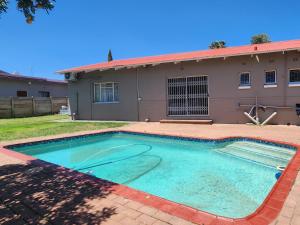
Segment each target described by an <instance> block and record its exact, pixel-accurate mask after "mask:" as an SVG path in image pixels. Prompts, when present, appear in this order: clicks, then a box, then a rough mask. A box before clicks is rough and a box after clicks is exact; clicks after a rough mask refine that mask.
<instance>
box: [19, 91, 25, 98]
mask: <svg viewBox="0 0 300 225" xmlns="http://www.w3.org/2000/svg"><path fill="white" fill-rule="evenodd" d="M17 96H18V97H27V91H17Z"/></svg>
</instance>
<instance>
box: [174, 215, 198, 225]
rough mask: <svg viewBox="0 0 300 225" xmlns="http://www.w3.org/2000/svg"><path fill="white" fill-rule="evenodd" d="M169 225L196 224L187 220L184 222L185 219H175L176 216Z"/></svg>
mask: <svg viewBox="0 0 300 225" xmlns="http://www.w3.org/2000/svg"><path fill="white" fill-rule="evenodd" d="M169 223H170V224H172V225H193V224H194V223H191V222H188V221H186V220H183V219H181V218H178V217H175V216H173V217H172V218H171V219H170V221H169Z"/></svg>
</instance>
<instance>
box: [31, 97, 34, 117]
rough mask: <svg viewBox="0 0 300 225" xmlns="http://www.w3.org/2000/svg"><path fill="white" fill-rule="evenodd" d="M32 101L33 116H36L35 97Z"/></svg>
mask: <svg viewBox="0 0 300 225" xmlns="http://www.w3.org/2000/svg"><path fill="white" fill-rule="evenodd" d="M31 99H32V115H33V116H34V115H35V101H34V97H33V96H31Z"/></svg>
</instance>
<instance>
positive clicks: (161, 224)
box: [153, 220, 170, 225]
mask: <svg viewBox="0 0 300 225" xmlns="http://www.w3.org/2000/svg"><path fill="white" fill-rule="evenodd" d="M153 225H170V224H169V223H166V222H163V221H160V220H157V221H156V222H155V223H154V224H153Z"/></svg>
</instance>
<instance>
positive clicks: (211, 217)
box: [0, 129, 300, 225]
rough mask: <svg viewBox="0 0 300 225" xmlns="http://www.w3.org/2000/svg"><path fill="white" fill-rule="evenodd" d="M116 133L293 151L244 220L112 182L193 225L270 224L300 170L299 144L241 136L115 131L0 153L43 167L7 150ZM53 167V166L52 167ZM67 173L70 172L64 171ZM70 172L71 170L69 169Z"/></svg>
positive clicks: (133, 196)
mask: <svg viewBox="0 0 300 225" xmlns="http://www.w3.org/2000/svg"><path fill="white" fill-rule="evenodd" d="M117 132H124V133H130V134H143V135H148V136H149V135H152V136H159V137H167V138H175V139H185V140H193V141H200V142H203V141H217V142H220V141H230V140H237V139H242V140H250V141H255V142H260V143H261V142H262V143H271V144H275V145H279V146H286V147H288V146H289V147H292V148H295V150H296V151H295V154H294V156H293V158H292V159H291V160H290V162H289V163H288V165H287V167H286V169H285V170H284V172H283V173H282V175H281V176H280V178H279V179H278V181H277V182H276V183H275V185H274V186H273V188H272V189H271V191H270V192H269V193H268V195H267V196H266V198H265V200H264V201H263V202H262V204H261V205H260V206H259V207H258V208H257V209H256V210H255V212H253V213H251V214H250V215H248V216H246V217H244V218H227V217H223V216H218V215H215V214H212V213H209V212H205V211H201V210H198V209H195V208H192V207H190V206H186V205H184V204H180V203H176V202H173V201H170V200H167V199H164V198H161V197H158V196H155V195H152V194H149V193H145V192H143V191H139V190H136V189H133V188H130V187H127V186H125V185H122V184H116V183H113V186H112V189H111V191H112V193H114V194H117V195H120V196H122V197H125V198H128V199H131V200H134V201H137V202H140V203H142V204H144V205H147V206H151V207H154V208H156V209H158V210H161V211H163V212H166V213H169V214H171V215H173V216H177V217H179V218H182V219H185V220H187V221H190V222H193V223H197V224H205V225H214V224H222V225H225V224H235V225H242V224H243V225H247V224H248V225H254V224H255V225H266V224H270V223H271V222H272V221H273V220H274V219H275V218H276V217H277V216H278V215H279V212H280V211H281V209H282V207H283V204H284V201H285V200H286V198H287V196H288V194H289V192H290V190H291V188H292V186H293V184H294V182H295V179H296V176H297V173H298V171H299V168H300V145H298V144H293V143H287V142H282V141H274V140H270V139H263V138H253V137H243V136H228V137H223V138H201V137H194V136H186V135H169V134H165V133H158V132H137V131H129V130H126V129H115V130H109V131H107V130H105V131H98V132H94V133H89V134H84V135H74V136H66V137H64V136H63V135H62V136H61V137H58V138H49V139H46V140H45V139H43V138H42V137H41V139H40V140H37V141H32V142H22V143H17V144H12V145H5V146H3V145H0V152H1V153H3V154H5V155H8V156H10V157H13V158H17V159H19V160H22V161H25V162H26V161H28V162H33V163H35V164H37V165H39V166H43V165H45V166H46V165H47V166H48V165H49V164H51V163H49V162H45V161H42V160H40V159H37V158H34V157H32V156H29V155H25V154H22V153H19V152H16V151H13V150H10V149H9V148H10V147H13V146H17V145H26V144H38V143H43V142H52V141H57V140H65V139H72V138H80V137H85V136H93V135H99V134H105V133H117ZM52 165H55V164H52ZM55 166H56V167H57V168H60V169H61V168H63V169H67V168H65V167H62V166H60V165H59V166H57V165H55ZM67 170H70V169H67ZM70 171H73V170H70ZM73 172H75V173H78V175H79V176H81V175H82V173H80V172H78V171H73ZM84 177H85V178H84V179H86V177H89V179H90V180H93V181H95V179H96V180H99V181H101V182H103V181H104V180H103V179H100V178H95V177H91V176H88V175H86V176H84ZM104 182H109V183H111V184H112V182H111V181H104Z"/></svg>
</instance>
